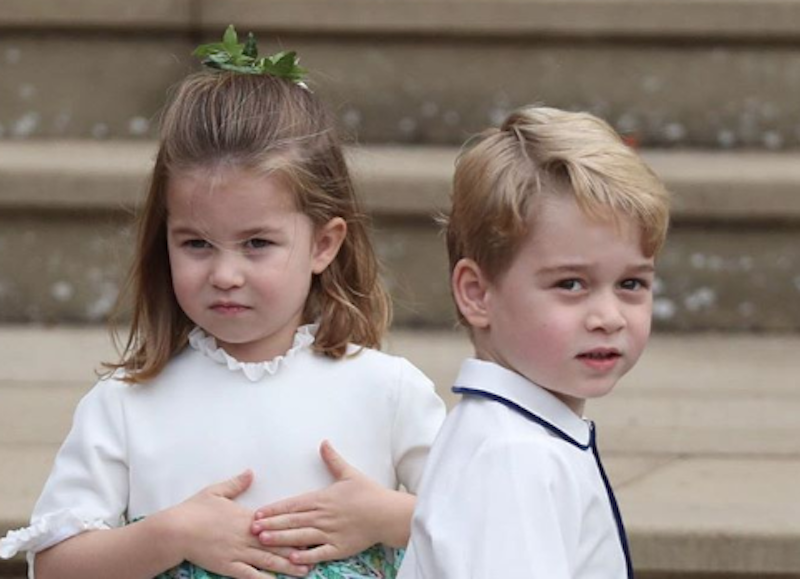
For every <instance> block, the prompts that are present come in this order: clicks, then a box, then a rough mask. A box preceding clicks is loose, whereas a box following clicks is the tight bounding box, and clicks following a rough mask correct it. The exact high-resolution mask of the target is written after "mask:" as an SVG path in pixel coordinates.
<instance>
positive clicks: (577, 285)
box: [556, 279, 585, 292]
mask: <svg viewBox="0 0 800 579" xmlns="http://www.w3.org/2000/svg"><path fill="white" fill-rule="evenodd" d="M556 287H558V288H559V289H563V290H567V291H570V292H577V291H581V290H582V289H584V287H585V284H584V283H583V282H582V281H581V280H579V279H563V280H561V281H559V282H558V283H557V284H556Z"/></svg>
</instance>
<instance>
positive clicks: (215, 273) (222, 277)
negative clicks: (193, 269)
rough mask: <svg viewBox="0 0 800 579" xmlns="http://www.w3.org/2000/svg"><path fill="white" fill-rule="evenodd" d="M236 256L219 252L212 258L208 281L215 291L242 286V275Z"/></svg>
mask: <svg viewBox="0 0 800 579" xmlns="http://www.w3.org/2000/svg"><path fill="white" fill-rule="evenodd" d="M238 257H239V256H237V255H235V254H233V253H232V252H227V251H224V250H223V251H219V252H218V254H217V255H216V256H215V258H214V263H213V264H212V266H211V272H210V273H209V276H208V281H209V283H210V284H211V285H213V286H214V287H215V288H217V289H224V290H227V289H232V288H236V287H241V286H242V285H243V284H244V273H243V272H242V269H241V267H240V266H239V263H238Z"/></svg>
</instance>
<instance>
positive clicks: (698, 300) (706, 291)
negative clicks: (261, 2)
mask: <svg viewBox="0 0 800 579" xmlns="http://www.w3.org/2000/svg"><path fill="white" fill-rule="evenodd" d="M716 302H717V293H716V292H715V291H714V290H713V289H711V288H708V287H701V288H697V289H696V290H694V291H693V292H692V293H690V294H689V295H688V296H686V297H685V298H684V299H683V305H684V306H685V307H686V309H687V310H689V311H690V312H699V311H700V310H705V309H708V308H710V307H711V306H713V305H714V304H716Z"/></svg>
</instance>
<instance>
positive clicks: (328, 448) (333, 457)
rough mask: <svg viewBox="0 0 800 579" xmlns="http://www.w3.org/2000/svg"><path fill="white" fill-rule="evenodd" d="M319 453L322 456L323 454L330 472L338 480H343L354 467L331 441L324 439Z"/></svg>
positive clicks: (323, 459)
mask: <svg viewBox="0 0 800 579" xmlns="http://www.w3.org/2000/svg"><path fill="white" fill-rule="evenodd" d="M319 453H320V456H322V461H323V462H324V463H325V466H326V467H327V468H328V472H330V473H331V475H333V478H335V479H336V480H342V479H344V478H346V477H347V474H348V473H349V471H350V469H351V468H352V467H351V466H350V464H349V463H348V462H347V461H346V460H345V459H344V458H342V455H340V454H339V453H338V452H336V451H335V450H334V449H333V446H332V445H331V443H330V442H329V441H327V440H323V441H322V444H321V445H320V447H319Z"/></svg>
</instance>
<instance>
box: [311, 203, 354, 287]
mask: <svg viewBox="0 0 800 579" xmlns="http://www.w3.org/2000/svg"><path fill="white" fill-rule="evenodd" d="M346 236H347V222H345V220H344V219H342V218H341V217H334V218H333V219H331V220H330V221H328V222H327V223H326V224H325V225H323V226H322V227H320V228H318V229H317V231H316V232H315V233H314V247H313V248H312V254H311V271H312V272H313V273H316V274H319V273H322V272H323V271H325V269H326V268H327V267H328V266H329V265H330V264H331V262H332V261H333V260H334V259H336V254H338V253H339V248H340V247H342V243H344V238H345V237H346Z"/></svg>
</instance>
